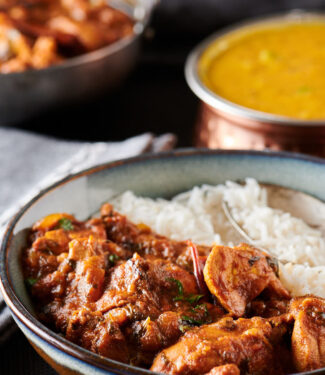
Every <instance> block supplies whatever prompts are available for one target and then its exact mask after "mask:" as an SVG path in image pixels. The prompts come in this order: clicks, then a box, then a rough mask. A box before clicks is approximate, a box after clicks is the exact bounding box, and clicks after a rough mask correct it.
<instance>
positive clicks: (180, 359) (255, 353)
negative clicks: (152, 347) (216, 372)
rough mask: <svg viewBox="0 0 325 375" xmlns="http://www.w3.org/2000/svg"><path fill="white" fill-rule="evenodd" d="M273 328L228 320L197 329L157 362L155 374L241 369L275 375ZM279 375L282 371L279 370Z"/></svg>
mask: <svg viewBox="0 0 325 375" xmlns="http://www.w3.org/2000/svg"><path fill="white" fill-rule="evenodd" d="M272 331H273V328H272V326H271V324H270V323H269V322H268V321H267V320H265V319H263V318H259V317H255V318H251V319H243V318H240V319H238V320H237V321H235V320H233V319H232V318H231V317H226V318H223V319H221V320H220V321H218V322H217V323H213V324H209V325H205V326H202V327H200V328H195V329H193V330H191V331H189V332H187V333H185V335H184V336H183V337H182V338H181V339H180V340H179V341H178V342H177V343H176V344H175V345H173V346H171V347H169V348H167V349H164V350H163V351H162V352H160V353H159V354H158V356H157V357H156V358H155V360H154V362H153V364H152V366H151V370H152V371H155V372H160V373H166V374H187V375H199V374H205V373H207V372H208V371H210V370H211V369H213V368H214V367H216V366H222V365H225V364H235V365H237V366H238V367H239V368H240V369H241V371H242V372H243V373H249V374H256V375H258V374H261V375H262V374H263V375H266V374H273V373H275V372H273V371H274V366H275V363H274V356H275V353H274V348H273V346H272V344H273V337H272ZM277 373H278V374H281V370H280V369H278V372H277Z"/></svg>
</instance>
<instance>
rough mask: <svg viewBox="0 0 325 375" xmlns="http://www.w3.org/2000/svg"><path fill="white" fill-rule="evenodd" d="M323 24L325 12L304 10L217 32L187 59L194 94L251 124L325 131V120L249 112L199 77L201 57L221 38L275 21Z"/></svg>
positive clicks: (252, 21) (197, 47)
mask: <svg viewBox="0 0 325 375" xmlns="http://www.w3.org/2000/svg"><path fill="white" fill-rule="evenodd" d="M316 19H318V20H322V21H324V22H325V11H317V12H316V11H307V10H304V9H294V10H290V11H289V12H283V13H276V14H272V15H268V16H262V17H254V18H250V19H248V20H245V21H242V22H239V23H236V24H234V25H231V26H229V27H226V28H223V29H222V30H220V31H217V32H215V33H213V34H212V35H210V36H209V37H207V38H206V39H204V40H203V41H202V42H200V43H199V44H198V45H197V46H196V47H195V48H194V49H193V50H192V51H191V52H190V54H189V55H188V57H187V59H186V62H185V79H186V81H187V84H188V85H189V87H190V88H191V90H192V91H193V92H194V94H195V95H196V96H197V97H198V98H199V99H201V100H202V101H203V102H204V103H205V104H207V105H209V106H210V107H212V108H213V109H215V110H217V111H220V112H224V113H225V114H228V115H235V116H238V117H240V118H245V119H247V120H250V121H256V122H262V123H269V124H272V125H280V126H289V127H305V126H308V127H310V126H314V127H324V126H325V119H323V120H322V119H319V120H300V119H295V118H291V117H286V116H281V115H275V114H271V113H266V112H262V111H257V110H254V109H250V108H248V107H244V106H241V105H239V104H236V103H233V102H231V101H229V100H227V99H225V98H223V97H222V96H220V95H217V94H216V93H214V92H213V91H211V90H210V89H209V88H208V87H207V86H205V85H204V83H203V82H202V81H201V79H200V77H199V74H198V69H197V66H198V61H199V59H200V57H201V56H202V54H203V52H204V51H205V50H206V49H207V47H208V46H209V45H211V44H212V43H213V42H214V41H215V40H217V39H218V38H220V37H222V36H225V35H227V34H231V33H232V32H235V31H237V30H240V29H242V28H245V27H250V26H254V25H258V24H265V23H274V22H276V21H280V22H283V21H286V22H291V21H305V20H316Z"/></svg>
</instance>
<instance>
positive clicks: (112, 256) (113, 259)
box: [108, 254, 120, 264]
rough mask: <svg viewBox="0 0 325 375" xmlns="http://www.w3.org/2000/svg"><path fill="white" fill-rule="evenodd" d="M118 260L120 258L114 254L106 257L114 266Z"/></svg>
mask: <svg viewBox="0 0 325 375" xmlns="http://www.w3.org/2000/svg"><path fill="white" fill-rule="evenodd" d="M119 259H120V257H119V256H118V255H116V254H110V256H109V257H108V260H109V262H110V263H111V264H115V262H116V261H117V260H119Z"/></svg>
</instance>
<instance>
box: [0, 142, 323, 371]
mask: <svg viewBox="0 0 325 375" xmlns="http://www.w3.org/2000/svg"><path fill="white" fill-rule="evenodd" d="M219 155H220V156H225V155H230V156H251V157H265V158H282V159H290V160H300V161H304V162H311V163H314V164H318V165H323V166H325V159H323V158H319V157H315V156H309V155H304V154H299V153H293V152H285V151H277V152H275V151H269V150H264V151H253V150H211V149H205V148H184V149H177V150H173V151H163V152H159V153H154V154H153V153H147V154H142V155H138V156H135V157H130V158H127V159H122V160H117V161H113V162H108V163H103V164H99V165H96V166H94V167H91V168H87V169H85V170H82V171H80V172H78V173H74V174H69V175H67V176H66V177H65V178H63V179H60V180H59V181H57V182H55V183H54V184H51V185H49V186H48V187H46V188H45V189H43V190H42V191H40V192H39V193H38V194H37V195H35V196H34V197H33V198H32V199H30V200H29V201H28V203H26V204H25V205H24V206H23V207H22V208H20V209H19V210H18V212H17V213H16V214H15V215H14V216H13V217H12V219H11V220H10V222H9V223H8V225H7V227H6V230H5V232H4V234H3V237H2V241H1V247H0V291H1V292H2V295H3V298H4V300H5V302H6V304H7V305H8V306H9V308H10V310H11V313H12V314H13V315H14V316H15V318H16V319H18V320H19V321H20V322H21V323H22V324H23V325H24V326H25V327H27V328H28V329H29V330H30V331H32V333H33V334H35V335H36V336H37V337H38V338H40V339H42V340H44V341H45V342H46V343H47V344H50V345H51V346H53V347H54V348H56V349H58V350H60V351H63V352H64V353H65V354H67V355H70V356H72V357H74V358H75V359H77V360H81V361H83V362H85V363H86V364H88V365H90V366H94V367H96V368H99V369H101V370H106V371H110V372H111V373H112V372H113V373H115V374H123V375H125V373H132V374H138V375H154V374H157V373H156V372H153V371H150V370H147V369H144V368H140V367H137V366H132V365H128V364H124V363H122V362H118V361H115V360H112V359H109V358H106V357H103V356H100V355H98V354H96V353H93V352H91V351H89V350H87V349H84V348H82V347H81V346H79V345H76V344H74V343H72V342H70V341H68V340H67V339H65V338H64V337H62V336H60V335H59V334H57V333H55V332H54V331H52V330H51V329H49V328H47V327H46V326H45V325H43V324H42V323H41V322H40V321H39V320H38V319H37V318H36V317H35V316H33V314H32V313H31V312H30V311H29V310H28V309H27V308H26V307H25V306H24V304H23V303H22V302H21V301H20V299H19V297H18V296H17V294H16V293H15V291H14V288H13V285H12V282H11V277H10V275H9V270H8V252H9V251H10V245H11V240H12V237H13V230H14V228H15V226H16V224H17V223H18V221H19V220H20V218H21V217H22V216H23V215H24V214H25V212H26V211H27V210H28V209H29V208H30V207H31V206H33V205H34V204H35V203H36V202H37V201H38V200H39V199H41V198H42V197H43V196H45V195H46V194H48V193H51V192H52V191H54V190H55V189H57V188H60V187H62V186H63V185H65V184H67V183H69V182H71V181H73V180H75V179H78V178H81V177H84V176H88V175H91V174H94V173H97V172H100V171H102V170H111V169H115V168H119V167H121V166H125V165H127V166H132V165H133V164H139V163H141V162H150V161H153V160H157V159H159V160H166V159H173V158H178V157H185V158H186V157H193V156H194V157H201V156H203V157H208V156H215V157H218V156H219ZM324 370H325V368H322V369H317V370H314V371H308V372H304V373H299V374H300V375H302V374H304V375H312V374H313V375H316V374H319V375H320V374H324Z"/></svg>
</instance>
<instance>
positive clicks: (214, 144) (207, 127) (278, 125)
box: [185, 11, 325, 157]
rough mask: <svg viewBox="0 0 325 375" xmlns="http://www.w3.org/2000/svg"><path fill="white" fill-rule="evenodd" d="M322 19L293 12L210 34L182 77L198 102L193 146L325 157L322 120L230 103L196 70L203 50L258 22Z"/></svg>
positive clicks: (310, 14)
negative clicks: (267, 150) (231, 33)
mask: <svg viewBox="0 0 325 375" xmlns="http://www.w3.org/2000/svg"><path fill="white" fill-rule="evenodd" d="M306 19H309V20H310V19H315V20H316V19H317V20H319V19H322V21H324V20H325V17H324V16H323V15H320V14H317V13H307V12H304V11H292V12H290V13H286V14H283V15H277V16H272V17H267V18H263V19H258V20H253V21H249V22H245V23H244V24H240V25H238V26H235V27H232V28H228V29H227V30H225V31H222V32H218V33H216V34H213V35H212V36H211V37H209V38H208V39H206V40H205V41H203V42H202V43H201V44H199V45H198V46H197V47H196V48H195V49H194V50H193V51H192V53H191V54H190V55H189V57H188V59H187V61H186V66H185V76H186V80H187V83H188V84H189V86H190V88H191V89H192V91H193V92H194V93H195V94H196V95H197V96H198V97H199V98H200V99H201V105H200V110H199V114H198V118H197V122H196V126H195V146H199V147H209V148H222V149H253V150H262V149H272V150H286V151H295V152H302V153H307V154H312V155H318V156H323V157H325V119H324V120H322V121H318V120H317V121H315V120H311V121H304V120H299V119H292V118H288V117H283V116H278V115H273V114H268V113H263V112H259V111H255V110H252V109H249V108H245V107H242V106H240V105H238V104H235V103H232V102H230V101H228V100H226V99H224V98H222V97H220V96H219V95H217V94H215V93H214V92H212V91H211V90H209V89H208V88H207V87H206V86H205V85H204V84H203V83H202V81H201V80H200V78H199V75H198V71H197V67H198V61H199V59H200V57H201V55H202V53H203V52H204V51H205V49H206V48H207V47H208V46H209V45H210V44H211V43H212V42H214V41H215V40H216V39H217V38H219V37H221V36H224V35H225V34H227V33H229V32H233V31H236V30H238V29H239V28H242V27H250V26H252V25H257V24H258V23H261V24H265V23H267V22H271V23H274V22H275V21H287V20H288V21H292V20H295V21H296V20H302V21H303V20H306Z"/></svg>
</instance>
